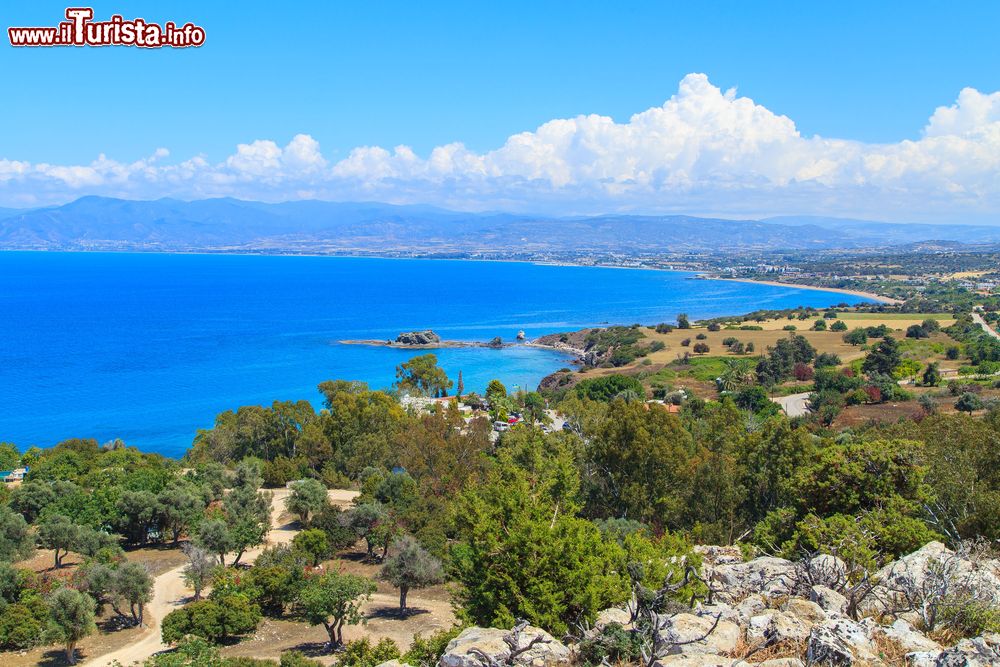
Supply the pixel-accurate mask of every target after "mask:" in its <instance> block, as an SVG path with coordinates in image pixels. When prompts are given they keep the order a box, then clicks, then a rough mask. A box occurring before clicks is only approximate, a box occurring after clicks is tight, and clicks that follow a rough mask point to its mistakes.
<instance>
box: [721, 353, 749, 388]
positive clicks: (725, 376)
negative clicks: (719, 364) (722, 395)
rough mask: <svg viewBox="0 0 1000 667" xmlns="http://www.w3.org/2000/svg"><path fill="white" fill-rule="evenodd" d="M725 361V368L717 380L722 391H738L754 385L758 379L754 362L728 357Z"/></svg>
mask: <svg viewBox="0 0 1000 667" xmlns="http://www.w3.org/2000/svg"><path fill="white" fill-rule="evenodd" d="M724 363H725V365H726V367H725V370H723V371H722V375H720V376H719V379H718V380H717V384H718V386H719V389H720V390H722V391H738V390H739V389H742V388H744V387H747V386H750V385H752V384H753V383H754V381H755V380H756V379H757V377H756V374H755V371H754V365H753V362H751V361H750V360H749V359H726V360H725V362H724Z"/></svg>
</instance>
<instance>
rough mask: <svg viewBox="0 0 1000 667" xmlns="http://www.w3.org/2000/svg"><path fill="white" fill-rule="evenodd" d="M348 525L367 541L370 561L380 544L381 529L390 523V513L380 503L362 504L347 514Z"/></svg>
mask: <svg viewBox="0 0 1000 667" xmlns="http://www.w3.org/2000/svg"><path fill="white" fill-rule="evenodd" d="M345 519H346V524H347V525H348V526H350V527H351V528H352V529H354V532H355V534H356V535H357V536H358V537H359V538H361V539H363V540H364V541H365V546H366V549H367V555H366V557H367V558H368V560H371V559H372V558H374V555H375V547H376V546H377V545H378V544H379V538H380V536H381V531H380V529H381V528H383V527H384V525H385V524H386V523H388V522H389V521H390V517H389V512H388V510H386V508H385V506H384V505H383V504H382V503H380V502H377V501H375V502H370V503H360V504H358V505H355V506H354V507H352V508H351V509H350V510H348V511H347V513H346V517H345Z"/></svg>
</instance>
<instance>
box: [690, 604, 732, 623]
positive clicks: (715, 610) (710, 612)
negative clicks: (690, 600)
mask: <svg viewBox="0 0 1000 667" xmlns="http://www.w3.org/2000/svg"><path fill="white" fill-rule="evenodd" d="M694 613H695V614H697V615H698V616H706V617H708V618H711V619H712V620H713V621H714V620H715V617H716V616H718V617H719V618H720V619H721V620H723V621H730V622H732V623H736V624H740V623H742V622H743V618H742V617H741V615H740V612H738V611H736V610H735V609H733V608H732V607H730V606H729V605H728V604H725V603H724V602H713V603H712V604H699V605H698V607H697V608H696V609H695V612H694Z"/></svg>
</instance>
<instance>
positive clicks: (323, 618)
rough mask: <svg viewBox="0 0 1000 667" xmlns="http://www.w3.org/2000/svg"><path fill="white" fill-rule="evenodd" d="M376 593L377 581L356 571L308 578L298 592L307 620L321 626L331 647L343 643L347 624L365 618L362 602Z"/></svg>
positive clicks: (336, 646)
mask: <svg viewBox="0 0 1000 667" xmlns="http://www.w3.org/2000/svg"><path fill="white" fill-rule="evenodd" d="M374 592H375V584H374V583H373V582H371V581H370V580H368V579H366V578H364V577H359V576H356V575H353V574H340V573H337V572H330V573H327V574H323V575H320V576H317V577H313V578H312V579H310V580H308V581H307V582H306V584H305V586H303V587H302V591H301V592H300V593H299V604H300V605H301V607H302V611H303V614H304V616H305V618H306V620H307V621H308V622H309V623H310V624H312V625H322V626H323V627H324V628H326V633H327V635H329V637H330V648H338V647H340V646H342V645H343V644H344V626H345V625H354V624H355V623H359V622H361V620H362V616H361V605H362V604H363V603H364V602H365V601H366V600H368V598H369V597H371V594H372V593H374Z"/></svg>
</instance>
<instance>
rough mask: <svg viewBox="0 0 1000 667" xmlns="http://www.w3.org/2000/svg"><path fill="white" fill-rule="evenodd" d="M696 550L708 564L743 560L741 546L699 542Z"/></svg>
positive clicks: (726, 563) (728, 563)
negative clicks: (722, 545) (721, 545)
mask: <svg viewBox="0 0 1000 667" xmlns="http://www.w3.org/2000/svg"><path fill="white" fill-rule="evenodd" d="M694 552H695V553H696V554H698V555H699V556H701V559H702V562H704V563H705V564H706V565H733V564H735V563H742V562H743V552H742V551H740V548H739V547H733V546H728V547H719V546H713V545H710V544H698V545H696V546H695V547H694Z"/></svg>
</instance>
